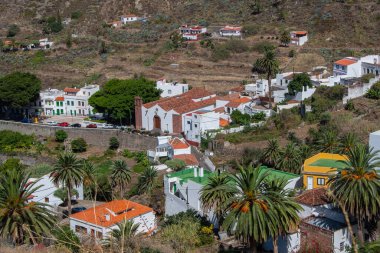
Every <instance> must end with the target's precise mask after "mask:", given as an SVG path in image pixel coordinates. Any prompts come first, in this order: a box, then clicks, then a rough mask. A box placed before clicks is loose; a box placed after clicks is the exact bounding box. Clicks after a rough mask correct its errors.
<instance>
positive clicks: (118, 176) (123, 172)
mask: <svg viewBox="0 0 380 253" xmlns="http://www.w3.org/2000/svg"><path fill="white" fill-rule="evenodd" d="M129 181H131V171H130V170H129V169H128V165H127V163H126V162H125V161H124V160H116V161H114V163H113V165H112V172H111V182H112V186H113V187H117V186H118V187H119V194H120V199H122V198H123V196H124V189H125V187H126V185H127V183H129Z"/></svg>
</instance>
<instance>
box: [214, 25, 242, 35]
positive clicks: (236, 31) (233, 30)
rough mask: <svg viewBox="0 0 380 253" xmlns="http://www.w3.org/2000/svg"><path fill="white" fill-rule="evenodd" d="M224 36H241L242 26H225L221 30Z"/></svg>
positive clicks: (220, 32)
mask: <svg viewBox="0 0 380 253" xmlns="http://www.w3.org/2000/svg"><path fill="white" fill-rule="evenodd" d="M219 34H220V36H222V37H241V35H242V34H241V26H228V25H227V26H225V27H223V28H221V29H220V30H219Z"/></svg>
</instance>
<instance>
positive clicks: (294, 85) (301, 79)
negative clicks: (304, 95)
mask: <svg viewBox="0 0 380 253" xmlns="http://www.w3.org/2000/svg"><path fill="white" fill-rule="evenodd" d="M306 87H308V88H312V87H313V83H312V82H311V79H310V77H309V75H308V74H307V73H300V74H295V75H294V78H293V80H292V81H290V83H289V85H288V92H289V94H290V95H292V96H294V95H296V94H297V92H301V91H303V90H305V89H306Z"/></svg>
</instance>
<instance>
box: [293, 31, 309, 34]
mask: <svg viewBox="0 0 380 253" xmlns="http://www.w3.org/2000/svg"><path fill="white" fill-rule="evenodd" d="M292 33H294V34H296V35H306V34H307V31H293V32H292Z"/></svg>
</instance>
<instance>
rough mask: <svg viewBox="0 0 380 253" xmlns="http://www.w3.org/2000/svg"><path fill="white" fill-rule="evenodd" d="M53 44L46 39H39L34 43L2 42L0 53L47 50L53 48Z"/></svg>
mask: <svg viewBox="0 0 380 253" xmlns="http://www.w3.org/2000/svg"><path fill="white" fill-rule="evenodd" d="M53 44H54V42H52V41H50V40H49V39H48V38H43V39H40V40H39V41H38V42H34V43H20V42H15V41H13V40H4V41H3V47H2V51H3V52H4V53H6V52H16V51H18V50H23V51H28V50H34V49H35V50H37V49H40V50H41V49H42V50H44V49H49V48H51V47H52V46H53Z"/></svg>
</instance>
